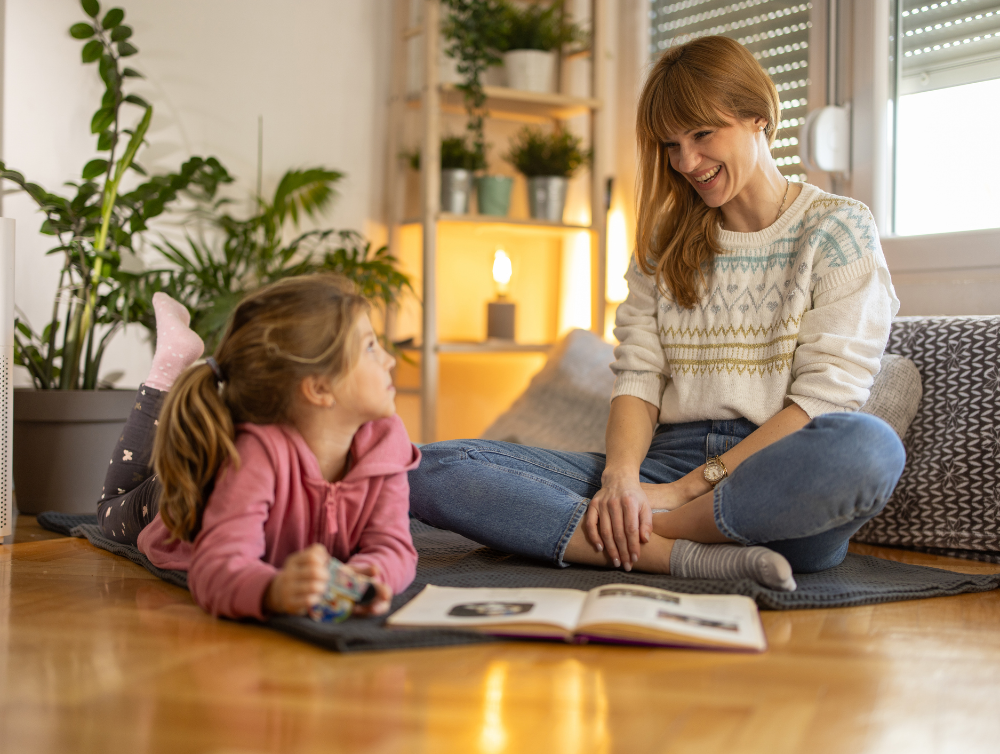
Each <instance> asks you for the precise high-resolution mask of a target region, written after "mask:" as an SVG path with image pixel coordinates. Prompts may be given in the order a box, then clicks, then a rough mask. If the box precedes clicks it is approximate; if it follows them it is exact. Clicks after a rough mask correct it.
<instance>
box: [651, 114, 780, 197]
mask: <svg viewBox="0 0 1000 754" xmlns="http://www.w3.org/2000/svg"><path fill="white" fill-rule="evenodd" d="M765 125H766V121H765V120H764V119H763V118H755V119H747V120H730V123H729V125H728V126H724V127H722V128H719V127H716V126H704V127H701V128H694V129H691V130H690V131H685V132H684V133H674V134H670V135H669V137H668V139H667V140H666V141H665V142H664V147H665V148H666V150H667V155H668V157H669V158H670V166H671V167H672V168H673V169H674V170H676V171H677V172H678V173H679V174H680V175H681V176H683V177H684V178H685V179H686V180H687V182H688V183H690V184H691V185H692V186H694V188H695V190H696V191H697V192H698V195H699V196H701V198H702V199H703V200H704V202H705V204H707V205H708V206H709V207H721V206H723V205H724V204H726V203H728V202H731V201H732V200H733V199H735V198H737V197H739V196H740V195H741V194H742V193H743V192H744V190H745V189H747V187H748V186H750V185H752V184H753V183H754V182H756V181H758V180H760V179H761V178H763V177H764V176H765V175H766V174H765V172H764V168H765V167H766V166H767V165H768V164H769V162H770V156H771V152H770V148H769V147H768V144H767V137H766V136H765V135H764V132H763V131H762V130H761V128H762V127H763V126H765ZM743 198H744V199H748V198H751V197H747V196H744V197H743Z"/></svg>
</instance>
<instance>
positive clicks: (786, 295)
mask: <svg viewBox="0 0 1000 754" xmlns="http://www.w3.org/2000/svg"><path fill="white" fill-rule="evenodd" d="M718 238H719V244H720V246H721V247H722V250H723V253H722V254H719V255H718V256H717V257H716V258H715V260H714V269H713V273H712V275H711V276H709V286H708V288H707V290H706V292H705V294H704V295H703V297H702V299H701V301H700V302H699V304H698V305H697V306H695V307H694V308H693V309H683V308H681V307H679V306H677V304H676V303H675V302H674V301H673V299H672V298H671V297H669V296H663V295H662V294H661V293H660V292H659V291H657V289H656V285H655V282H654V280H653V278H652V277H651V276H647V275H644V274H643V273H642V272H641V271H640V270H639V268H638V265H637V264H636V263H635V260H633V262H632V264H631V266H630V268H629V271H628V273H627V274H626V276H625V278H626V280H627V281H628V285H629V295H628V298H627V299H626V300H625V301H624V303H622V304H621V306H619V308H618V314H617V317H616V322H615V324H616V327H615V337H617V338H618V340H619V342H620V345H619V346H618V347H617V348H615V362H614V363H613V364H612V365H611V369H612V370H613V371H614V372H615V374H616V379H615V387H614V392H613V395H612V398H614V397H617V396H619V395H632V396H635V397H637V398H641V399H642V400H644V401H647V402H648V403H652V404H653V405H655V406H659V407H660V422H661V423H666V424H675V423H679V422H688V421H698V420H703V419H736V418H740V417H743V418H746V419H749V420H750V421H752V422H753V423H755V424H758V425H760V424H763V423H764V422H766V421H767V420H768V419H770V418H771V417H772V416H774V415H775V414H776V413H778V412H779V411H780V410H781V409H782V408H784V407H785V406H788V405H789V402H790V401H794V402H795V403H797V404H798V405H799V406H801V407H802V409H803V410H804V411H805V412H806V413H807V414H808V415H809V416H810V417H815V416H818V415H819V414H824V413H829V412H834V411H856V410H857V409H859V408H860V407H861V406H863V405H864V403H865V401H867V400H868V394H869V391H870V389H871V386H872V382H873V381H874V378H875V375H876V374H877V373H878V370H879V361H880V359H881V357H882V352H883V351H884V350H885V344H886V341H887V340H888V337H889V327H890V324H891V322H892V318H893V316H894V315H895V314H896V312H897V311H898V310H899V301H898V300H897V299H896V294H895V292H894V290H893V287H892V281H891V280H890V278H889V270H888V268H887V267H886V263H885V258H884V256H883V255H882V248H881V246H880V245H879V240H878V231H877V229H876V227H875V221H874V219H873V218H872V214H871V212H870V211H869V210H868V208H867V207H866V206H865V205H864V204H862V203H861V202H858V201H855V200H853V199H848V198H845V197H841V196H834V195H833V194H828V193H826V192H824V191H821V190H820V189H818V188H816V187H815V186H812V185H809V184H805V185H804V186H803V188H802V191H801V193H800V194H799V196H798V197H797V198H796V200H795V201H794V202H793V203H792V205H791V206H790V207H789V208H788V210H786V211H785V213H784V214H783V215H782V216H781V217H780V218H779V219H778V220H777V222H775V223H774V224H773V225H771V226H770V227H768V228H765V229H764V230H761V231H758V232H756V233H736V232H733V231H727V230H722V229H720V230H719V236H718Z"/></svg>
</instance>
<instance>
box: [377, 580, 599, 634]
mask: <svg viewBox="0 0 1000 754" xmlns="http://www.w3.org/2000/svg"><path fill="white" fill-rule="evenodd" d="M586 599H587V592H581V591H579V590H577V589H491V588H482V589H462V588H458V587H444V586H433V585H428V586H426V587H424V590H423V591H422V592H420V594H418V595H417V596H416V597H414V598H413V599H412V600H410V602H408V603H407V604H406V605H404V606H403V607H402V608H400V609H399V610H398V611H397V612H396V613H394V614H393V615H392V616H391V617H390V618H389V620H388V621H387V622H388V623H389V625H392V626H442V627H443V626H447V627H449V628H477V627H483V626H487V627H490V628H491V629H493V628H497V629H498V631H502V629H503V626H504V625H514V624H519V625H525V624H543V625H551V626H554V627H557V628H559V629H562V631H570V632H571V631H572V630H573V628H574V627H575V626H576V621H577V618H578V617H579V616H580V610H581V609H582V608H583V603H584V602H585V601H586Z"/></svg>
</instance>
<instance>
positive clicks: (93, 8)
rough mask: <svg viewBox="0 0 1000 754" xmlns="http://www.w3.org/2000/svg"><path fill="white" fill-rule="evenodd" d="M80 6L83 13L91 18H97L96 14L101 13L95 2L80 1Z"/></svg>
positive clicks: (88, 0)
mask: <svg viewBox="0 0 1000 754" xmlns="http://www.w3.org/2000/svg"><path fill="white" fill-rule="evenodd" d="M80 5H82V6H83V12H84V13H86V14H87V15H88V16H90V17H91V18H97V14H98V13H100V12H101V5H100V3H98V2H97V0H80Z"/></svg>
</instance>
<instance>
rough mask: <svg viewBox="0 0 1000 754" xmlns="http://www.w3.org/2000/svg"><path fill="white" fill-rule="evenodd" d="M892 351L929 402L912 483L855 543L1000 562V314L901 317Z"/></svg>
mask: <svg viewBox="0 0 1000 754" xmlns="http://www.w3.org/2000/svg"><path fill="white" fill-rule="evenodd" d="M888 350H890V351H892V352H893V353H897V354H901V355H902V356H905V357H907V358H909V359H912V360H913V362H914V363H915V364H916V365H917V368H918V369H919V370H920V376H921V378H922V382H923V392H924V397H923V400H922V401H921V403H920V408H919V410H918V411H917V415H916V417H915V418H914V420H913V423H912V424H911V425H910V429H909V432H907V434H906V436H905V438H904V445H905V446H906V456H907V458H906V468H905V469H904V471H903V476H902V478H901V479H900V480H899V484H898V485H897V487H896V490H895V492H894V493H893V496H892V498H891V499H890V500H889V503H888V505H886V508H885V510H884V511H882V513H880V514H879V515H878V516H877V517H876V518H874V519H873V520H872V521H870V522H869V523H868V524H867V525H865V526H864V527H863V528H862V529H861V531H859V532H858V533H857V534H856V535H855V537H854V538H855V540H857V541H859V542H867V543H870V544H879V545H893V546H897V547H908V548H911V549H917V550H924V551H927V552H933V553H938V554H941V555H950V556H953V557H962V558H971V559H974V560H985V561H989V562H993V563H1000V316H997V317H900V318H899V319H897V320H896V321H895V322H894V323H893V327H892V333H891V335H890V337H889V347H888Z"/></svg>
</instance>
